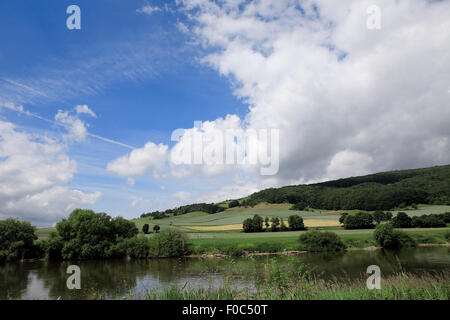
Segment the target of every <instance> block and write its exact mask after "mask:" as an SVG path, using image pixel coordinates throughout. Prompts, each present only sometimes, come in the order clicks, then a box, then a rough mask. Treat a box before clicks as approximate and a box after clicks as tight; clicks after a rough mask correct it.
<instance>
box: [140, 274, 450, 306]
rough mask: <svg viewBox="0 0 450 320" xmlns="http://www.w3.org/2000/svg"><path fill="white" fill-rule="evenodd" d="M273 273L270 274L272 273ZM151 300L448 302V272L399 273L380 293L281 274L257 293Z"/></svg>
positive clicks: (355, 283) (160, 294)
mask: <svg viewBox="0 0 450 320" xmlns="http://www.w3.org/2000/svg"><path fill="white" fill-rule="evenodd" d="M273 271H274V270H270V271H269V272H273ZM146 299H148V300H449V299H450V278H449V275H448V273H442V274H439V275H431V274H426V275H422V276H417V275H412V274H408V273H399V274H396V275H394V276H390V277H388V278H386V279H383V280H382V285H381V288H380V289H379V290H377V289H374V290H369V289H368V288H367V286H366V279H365V278H360V279H352V280H342V279H339V280H335V281H325V280H322V279H307V277H306V276H305V275H304V274H303V275H302V274H300V275H297V276H296V277H295V275H287V276H282V275H280V274H279V273H278V274H277V273H276V274H273V275H272V276H268V277H266V278H265V280H262V282H260V283H259V284H258V286H257V288H256V290H249V289H244V290H234V289H232V288H230V287H228V286H223V287H220V288H218V289H216V290H208V289H202V288H196V289H183V288H180V287H176V286H172V287H170V288H166V289H163V290H159V291H158V290H154V291H153V292H152V293H150V294H148V295H147V296H146Z"/></svg>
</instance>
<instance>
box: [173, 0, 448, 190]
mask: <svg viewBox="0 0 450 320" xmlns="http://www.w3.org/2000/svg"><path fill="white" fill-rule="evenodd" d="M181 2H182V3H183V4H184V6H185V8H186V9H187V10H191V11H189V16H190V17H192V20H191V22H192V25H193V26H192V27H191V28H190V29H191V30H193V31H194V33H195V36H196V38H197V39H198V40H199V41H200V42H201V43H202V44H203V45H204V46H205V47H206V48H207V49H209V50H210V52H211V53H210V54H208V55H207V56H206V57H204V59H203V61H204V62H205V63H207V64H208V65H210V66H211V67H212V68H214V69H215V70H217V71H218V72H219V73H220V74H221V75H224V76H228V77H229V78H230V79H231V80H232V82H233V83H234V84H235V87H234V88H235V94H236V95H237V96H238V97H240V98H242V99H243V100H244V101H245V102H247V103H248V104H249V106H250V111H249V113H248V114H247V116H246V119H245V123H246V124H247V126H246V128H270V127H275V128H279V129H280V144H281V145H280V152H281V154H280V157H281V159H280V172H279V174H278V175H277V177H276V178H277V179H276V181H275V180H274V181H273V183H274V184H278V185H279V184H288V183H298V182H307V181H312V180H318V179H319V180H321V179H327V178H331V177H336V176H340V175H342V174H348V173H349V170H348V163H349V162H348V161H347V160H345V159H346V157H347V156H348V155H360V156H358V157H357V158H358V161H363V162H364V163H363V164H361V167H360V168H357V169H358V170H359V171H360V172H374V171H378V170H386V169H391V168H409V167H420V166H427V165H433V164H438V163H448V162H450V145H449V143H448V139H445V138H446V137H448V136H450V129H449V128H450V126H449V124H450V108H449V107H448V95H447V94H446V89H447V88H448V83H449V82H450V71H449V70H450V59H449V58H448V52H450V42H449V41H447V39H448V38H449V37H450V20H448V18H447V17H448V15H449V14H450V3H449V2H448V1H440V2H437V1H436V2H431V1H425V0H422V1H381V0H380V1H347V2H345V4H343V3H341V2H339V3H338V2H336V1H322V0H320V1H303V2H299V1H293V0H280V1H276V2H274V1H266V0H264V1H263V0H261V1H254V2H247V1H240V0H233V1H231V0H230V1H223V2H213V1H207V0H184V1H181ZM373 4H376V5H378V6H379V7H380V8H381V13H382V16H381V19H382V29H381V30H369V29H367V27H366V19H367V18H368V15H367V13H366V9H367V7H368V6H369V5H373ZM314 5H315V6H314ZM300 6H301V7H302V9H299V7H300ZM316 8H317V9H316ZM431 141H439V143H436V144H434V145H433V147H431V146H430V145H429V143H430V142H431ZM430 148H432V149H434V150H435V152H433V153H430V152H429V149H430ZM437 149H438V150H437ZM346 154H347V156H345V157H344V155H346ZM435 154H439V157H438V158H436V157H435ZM361 155H363V156H361ZM344 160H345V161H344ZM365 160H366V161H365ZM256 178H258V177H256ZM271 179H272V180H273V177H272V178H271Z"/></svg>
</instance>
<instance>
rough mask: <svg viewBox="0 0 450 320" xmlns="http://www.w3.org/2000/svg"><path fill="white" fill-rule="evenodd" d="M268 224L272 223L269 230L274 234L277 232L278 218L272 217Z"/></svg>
mask: <svg viewBox="0 0 450 320" xmlns="http://www.w3.org/2000/svg"><path fill="white" fill-rule="evenodd" d="M270 222H272V226H271V228H270V229H271V230H270V231H272V232H276V231H278V228H279V226H280V218H278V217H273V218H272V219H270Z"/></svg>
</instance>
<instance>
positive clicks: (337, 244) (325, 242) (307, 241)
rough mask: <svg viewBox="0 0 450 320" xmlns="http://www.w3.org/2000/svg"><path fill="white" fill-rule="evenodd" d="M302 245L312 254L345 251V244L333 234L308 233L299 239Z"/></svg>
mask: <svg viewBox="0 0 450 320" xmlns="http://www.w3.org/2000/svg"><path fill="white" fill-rule="evenodd" d="M299 241H300V245H301V246H302V248H304V249H305V250H307V251H311V252H324V251H325V252H334V251H341V250H344V249H345V245H344V243H343V242H342V241H341V239H340V238H339V237H338V235H337V234H335V233H333V232H328V231H327V232H320V231H316V230H313V231H308V232H306V233H304V234H302V235H300V237H299Z"/></svg>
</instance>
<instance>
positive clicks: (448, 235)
mask: <svg viewBox="0 0 450 320" xmlns="http://www.w3.org/2000/svg"><path fill="white" fill-rule="evenodd" d="M444 237H445V239H446V240H447V241H450V231H447V232H446V233H445V235H444Z"/></svg>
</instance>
